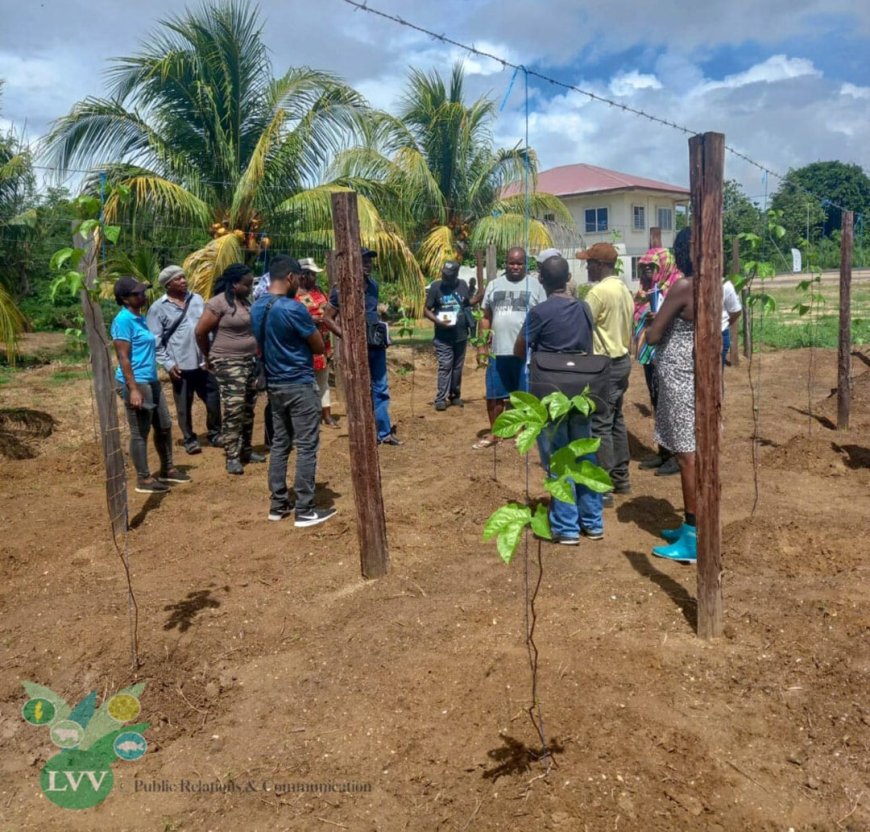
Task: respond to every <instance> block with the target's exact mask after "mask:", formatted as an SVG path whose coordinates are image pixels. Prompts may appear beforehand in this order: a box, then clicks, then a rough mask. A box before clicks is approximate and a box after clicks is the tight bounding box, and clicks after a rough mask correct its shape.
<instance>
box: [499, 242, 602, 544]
mask: <svg viewBox="0 0 870 832" xmlns="http://www.w3.org/2000/svg"><path fill="white" fill-rule="evenodd" d="M570 277H571V270H570V268H569V266H568V261H567V260H565V259H564V258H563V257H550V258H548V259H547V260H546V261H545V262H544V263H542V264H541V283H542V285H543V287H544V290H545V291H546V293H547V299H546V300H545V301H544V302H543V303H539V304H538V305H537V306H534V307H533V308H532V309H530V310H529V313H528V316H527V318H526V323H525V324H524V326H523V328H522V329H521V330H520V334H519V335H518V336H517V340H516V343H515V344H514V355H516V356H517V357H518V358H523V359H525V357H526V346H527V343H528V347H529V348H530V349H531V350H532V351H533V352H535V351H542V352H585V353H588V354H589V355H591V354H592V336H593V333H594V331H595V327H594V324H593V323H592V312H591V310H590V309H589V307H588V306H587V305H586V303H585V302H584V301H582V300H576V299H575V298H574V297H572V296H571V294H570V292H569V291H568V289H567V286H568V280H569V278H570ZM527 337H528V342H527V341H526V338H527ZM591 435H592V430H591V425H590V423H589V419H588V418H587V417H586V416H583V414H581V413H580V412H579V411H576V410H572V411H571V413H570V414H569V415H568V416H567V417H565V418H564V419H562V421H561V422H559V423H558V425H552V424H550V425H548V426H547V427H545V428H544V430H543V431H541V434H540V436H539V437H538V450H539V452H540V455H541V464H542V465H543V466H544V469H545V470H546V471H547V473H549V466H550V457H551V456H552V455H553V454H554V453H555V452H556V451H558V450H559V449H560V448H564V447H565V446H566V445H568V444H569V443H571V442H573V441H574V440H575V439H585V438H588V437H590V436H591ZM583 458H584V459H588V460H589V461H590V462H593V463H594V462H595V461H596V456H595V454H590V455H588V456H586V457H583ZM572 485H573V487H574V492H575V500H574V502H572V503H564V502H562V501H561V500H557V499H555V498H553V499H552V500H551V502H550V528H551V529H552V532H553V542H554V543H563V544H566V545H569V546H575V545H577V544H578V543H579V542H580V536H581V535H584V536H585V537H588V538H589V539H591V540H601V539H602V538H603V537H604V514H603V506H602V498H601V494H598V493H597V492H595V491H590V490H589V489H588V488H586V486H583V485H577V484H575V483H572Z"/></svg>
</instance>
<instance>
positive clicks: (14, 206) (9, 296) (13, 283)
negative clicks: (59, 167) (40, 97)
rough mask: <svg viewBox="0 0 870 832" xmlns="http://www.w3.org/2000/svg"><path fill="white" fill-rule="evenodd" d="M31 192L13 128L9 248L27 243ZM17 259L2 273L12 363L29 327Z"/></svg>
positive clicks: (6, 212) (0, 193)
mask: <svg viewBox="0 0 870 832" xmlns="http://www.w3.org/2000/svg"><path fill="white" fill-rule="evenodd" d="M0 91H2V81H0ZM32 191H33V167H32V164H31V158H30V153H29V151H28V150H27V149H26V147H24V146H23V145H22V143H21V141H20V140H19V139H18V136H16V134H15V133H14V132H12V131H11V130H10V131H9V132H8V133H7V134H6V135H5V136H0V229H3V232H4V236H5V237H6V238H7V240H8V243H9V245H10V249H14V248H20V249H23V248H24V247H25V246H26V243H27V235H28V233H29V230H30V222H31V218H32V214H33V213H34V212H33V210H32V205H31V204H30V203H31V202H32V200H31V197H32ZM14 259H15V258H14V257H4V258H3V262H2V268H3V271H2V274H0V344H3V345H4V347H5V349H6V358H7V361H8V362H9V363H10V364H14V363H15V356H16V353H17V348H18V339H19V337H20V335H21V333H22V332H24V330H25V328H26V326H27V319H26V318H25V317H24V314H23V313H22V312H21V310H20V309H19V308H18V304H17V303H16V295H17V294H18V290H20V281H19V280H16V276H15V275H13V274H12V273H11V270H12V269H13V268H14V265H13V263H12V261H13V260H14ZM22 265H23V264H22Z"/></svg>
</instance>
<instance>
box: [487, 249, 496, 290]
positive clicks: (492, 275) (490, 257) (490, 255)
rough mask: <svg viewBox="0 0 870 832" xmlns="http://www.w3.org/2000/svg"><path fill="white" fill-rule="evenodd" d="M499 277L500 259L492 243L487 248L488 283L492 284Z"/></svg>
mask: <svg viewBox="0 0 870 832" xmlns="http://www.w3.org/2000/svg"><path fill="white" fill-rule="evenodd" d="M497 277H498V257H497V254H496V250H495V243H490V244H489V245H488V246H487V247H486V282H487V283H492V281H493V280H495V279H496V278H497Z"/></svg>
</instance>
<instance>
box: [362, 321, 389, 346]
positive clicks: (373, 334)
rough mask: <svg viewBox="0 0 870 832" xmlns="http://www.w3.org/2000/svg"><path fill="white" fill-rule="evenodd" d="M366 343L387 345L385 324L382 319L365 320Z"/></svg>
mask: <svg viewBox="0 0 870 832" xmlns="http://www.w3.org/2000/svg"><path fill="white" fill-rule="evenodd" d="M366 343H367V344H368V345H369V346H370V347H381V348H386V347H387V346H388V344H389V341H388V338H387V325H386V324H385V323H384V322H383V321H366Z"/></svg>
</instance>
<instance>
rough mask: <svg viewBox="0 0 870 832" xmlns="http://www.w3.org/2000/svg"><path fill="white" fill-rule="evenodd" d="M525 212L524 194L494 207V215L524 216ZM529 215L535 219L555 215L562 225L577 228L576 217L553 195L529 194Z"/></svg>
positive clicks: (501, 200)
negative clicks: (543, 215)
mask: <svg viewBox="0 0 870 832" xmlns="http://www.w3.org/2000/svg"><path fill="white" fill-rule="evenodd" d="M525 210H526V198H525V196H524V195H523V194H517V195H516V196H508V197H504V198H503V199H500V200H498V201H497V202H494V203H493V205H492V211H493V213H498V214H523V213H525ZM529 214H530V216H533V217H540V216H541V215H542V214H553V216H554V217H555V221H556V222H557V223H559V224H560V225H563V226H565V227H566V228H571V229H573V228H574V226H575V222H574V217H573V216H572V215H571V212H570V211H569V210H568V208H567V207H566V205H565V203H564V202H562V200H561V199H559V197H557V196H553V194H545V193H543V192H542V191H535V192H534V193H531V194H529Z"/></svg>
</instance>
